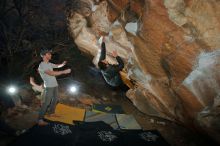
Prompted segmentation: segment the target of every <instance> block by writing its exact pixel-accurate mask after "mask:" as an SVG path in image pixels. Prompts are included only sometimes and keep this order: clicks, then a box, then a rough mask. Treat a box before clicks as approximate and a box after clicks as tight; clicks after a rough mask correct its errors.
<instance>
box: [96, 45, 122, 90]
mask: <svg viewBox="0 0 220 146" xmlns="http://www.w3.org/2000/svg"><path fill="white" fill-rule="evenodd" d="M105 58H106V48H105V43H104V42H102V45H101V55H100V58H99V63H98V64H100V63H101V61H102V60H105ZM116 60H117V61H118V64H117V65H116V64H115V65H112V64H109V65H107V66H106V68H105V69H101V73H102V75H103V77H104V79H105V81H106V82H107V83H108V84H109V85H110V86H112V87H117V86H120V85H122V84H123V82H122V79H121V76H120V73H119V72H120V71H121V70H122V69H123V68H124V63H123V60H122V59H121V57H119V56H117V57H116ZM99 67H100V66H99Z"/></svg>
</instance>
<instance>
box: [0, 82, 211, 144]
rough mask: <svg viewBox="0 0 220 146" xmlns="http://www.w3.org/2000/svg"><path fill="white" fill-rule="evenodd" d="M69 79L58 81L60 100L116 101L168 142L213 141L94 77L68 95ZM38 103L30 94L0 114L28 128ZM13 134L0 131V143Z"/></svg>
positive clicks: (77, 102) (76, 102) (80, 103)
mask: <svg viewBox="0 0 220 146" xmlns="http://www.w3.org/2000/svg"><path fill="white" fill-rule="evenodd" d="M69 82H71V80H69V79H68V80H67V81H65V80H62V81H59V83H60V103H63V104H66V105H69V106H74V107H80V108H84V109H86V110H91V105H92V104H93V103H111V104H120V105H121V106H122V108H123V110H124V112H125V113H126V114H131V115H133V116H134V117H135V119H136V120H137V122H138V123H139V124H140V126H141V127H142V128H143V129H145V130H150V129H157V130H158V131H160V133H161V134H162V136H163V137H164V138H165V139H166V141H167V142H168V143H169V144H170V145H172V146H207V145H214V143H212V141H210V140H209V139H208V138H205V137H203V136H201V135H199V134H198V133H195V132H192V131H190V130H189V129H186V128H184V127H183V126H181V125H177V124H175V123H173V122H171V121H167V120H165V119H161V118H157V117H151V116H147V115H145V114H143V113H141V112H140V111H139V110H137V108H136V107H135V106H133V104H132V102H131V101H130V100H129V99H128V98H127V97H126V96H125V93H124V92H122V91H113V90H112V89H110V88H108V86H106V85H105V83H104V82H103V80H99V81H97V85H96V86H93V88H88V87H85V85H84V83H81V82H77V83H78V85H79V84H80V87H81V91H79V92H78V93H77V94H75V95H71V94H69V93H68V92H67V91H66V90H65V89H66V88H67V85H68V84H69ZM74 82H76V81H74ZM100 85H101V86H100ZM83 86H84V89H83ZM100 87H102V88H100ZM89 89H90V90H91V91H90V90H89ZM97 95H98V96H97ZM38 97H39V95H38ZM39 107H40V100H39V99H38V98H36V97H33V99H32V102H31V104H29V106H26V105H25V104H22V105H20V106H17V107H15V108H13V109H11V110H9V111H8V112H4V113H3V117H4V118H5V121H6V123H7V124H8V125H10V126H11V127H12V128H14V129H16V130H24V129H28V128H30V127H32V126H33V125H34V124H36V120H37V117H38V110H39ZM15 138H16V137H11V136H7V135H4V134H3V135H2V134H1V135H0V141H1V142H0V145H1V146H4V145H7V144H8V143H10V141H12V140H14V139H15Z"/></svg>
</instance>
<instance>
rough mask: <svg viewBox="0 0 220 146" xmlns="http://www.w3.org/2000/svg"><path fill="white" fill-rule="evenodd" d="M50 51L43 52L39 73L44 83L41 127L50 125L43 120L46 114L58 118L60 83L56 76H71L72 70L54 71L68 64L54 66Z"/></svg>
mask: <svg viewBox="0 0 220 146" xmlns="http://www.w3.org/2000/svg"><path fill="white" fill-rule="evenodd" d="M51 52H52V51H51V50H49V49H42V50H41V53H40V55H41V57H42V58H43V61H42V62H41V63H40V65H39V67H38V71H39V73H40V76H41V78H42V79H43V81H44V91H43V92H44V93H43V104H42V106H41V109H40V112H39V119H38V124H39V125H40V126H44V125H47V124H48V123H47V122H45V121H44V120H43V118H44V115H45V113H46V112H48V113H49V116H56V115H55V114H54V112H55V108H56V104H57V101H58V83H57V80H56V76H59V75H62V74H69V73H70V72H71V69H66V70H62V71H53V68H61V67H63V66H64V65H65V64H66V61H64V62H63V63H62V64H53V63H50V62H49V61H50V60H51V57H52V54H51Z"/></svg>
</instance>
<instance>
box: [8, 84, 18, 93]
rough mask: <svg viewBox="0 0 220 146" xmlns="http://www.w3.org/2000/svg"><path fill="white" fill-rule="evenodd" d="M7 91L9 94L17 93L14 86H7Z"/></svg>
mask: <svg viewBox="0 0 220 146" xmlns="http://www.w3.org/2000/svg"><path fill="white" fill-rule="evenodd" d="M7 91H8V93H9V94H11V95H13V94H16V93H17V88H16V87H15V86H9V87H8V88H7Z"/></svg>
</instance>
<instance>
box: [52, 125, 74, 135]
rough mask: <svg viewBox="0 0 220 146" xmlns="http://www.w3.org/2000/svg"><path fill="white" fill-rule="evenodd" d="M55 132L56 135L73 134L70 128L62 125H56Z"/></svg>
mask: <svg viewBox="0 0 220 146" xmlns="http://www.w3.org/2000/svg"><path fill="white" fill-rule="evenodd" d="M53 131H54V133H56V134H60V135H67V134H70V133H72V131H71V130H70V127H69V126H64V125H61V124H55V125H54V126H53Z"/></svg>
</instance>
